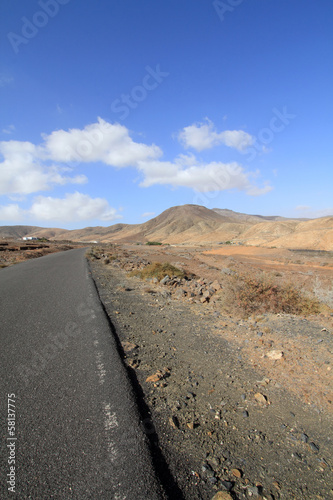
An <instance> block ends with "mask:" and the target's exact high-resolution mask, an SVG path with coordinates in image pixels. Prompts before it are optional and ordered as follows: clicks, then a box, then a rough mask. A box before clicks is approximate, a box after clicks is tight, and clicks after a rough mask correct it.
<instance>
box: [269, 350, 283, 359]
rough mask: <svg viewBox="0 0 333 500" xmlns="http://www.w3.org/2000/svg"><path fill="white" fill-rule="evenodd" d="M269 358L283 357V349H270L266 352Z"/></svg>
mask: <svg viewBox="0 0 333 500" xmlns="http://www.w3.org/2000/svg"><path fill="white" fill-rule="evenodd" d="M266 356H267V358H269V359H271V360H273V361H274V360H277V359H281V358H283V352H282V351H276V350H273V351H269V352H268V353H267V354H266Z"/></svg>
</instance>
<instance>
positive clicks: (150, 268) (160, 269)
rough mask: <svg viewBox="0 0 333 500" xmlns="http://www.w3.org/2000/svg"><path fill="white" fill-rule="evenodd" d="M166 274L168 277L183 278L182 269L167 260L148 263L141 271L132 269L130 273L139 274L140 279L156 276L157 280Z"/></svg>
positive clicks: (131, 274) (132, 274)
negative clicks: (162, 262)
mask: <svg viewBox="0 0 333 500" xmlns="http://www.w3.org/2000/svg"><path fill="white" fill-rule="evenodd" d="M167 275H168V276H170V278H173V277H176V278H185V273H184V271H182V270H181V269H178V268H177V267H175V266H173V265H172V264H169V263H168V262H165V263H164V264H161V263H160V262H153V263H152V264H148V265H147V266H146V267H145V268H144V269H142V270H141V271H132V272H131V273H130V276H139V277H140V278H142V279H149V278H157V279H158V280H159V281H160V280H161V279H163V278H164V277H165V276H167Z"/></svg>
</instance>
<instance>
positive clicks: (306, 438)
mask: <svg viewBox="0 0 333 500" xmlns="http://www.w3.org/2000/svg"><path fill="white" fill-rule="evenodd" d="M301 440H302V441H303V443H307V442H308V441H309V436H308V435H307V434H305V433H304V432H303V434H302V435H301Z"/></svg>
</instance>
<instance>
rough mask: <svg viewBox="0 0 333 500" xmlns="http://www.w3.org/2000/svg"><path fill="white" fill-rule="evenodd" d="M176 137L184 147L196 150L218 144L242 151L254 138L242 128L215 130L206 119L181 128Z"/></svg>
mask: <svg viewBox="0 0 333 500" xmlns="http://www.w3.org/2000/svg"><path fill="white" fill-rule="evenodd" d="M178 139H179V141H180V142H181V143H182V144H183V146H184V147H185V148H193V149H195V150H196V151H203V150H204V149H210V148H212V147H213V146H218V145H219V144H224V145H225V146H228V147H230V148H234V149H237V150H238V151H244V150H245V149H246V148H248V147H249V146H251V145H252V144H253V142H254V138H253V137H252V136H251V135H250V134H248V133H247V132H244V131H243V130H225V131H224V132H217V131H216V130H215V128H214V124H213V123H212V122H211V121H210V120H208V119H207V120H206V123H194V124H193V125H190V126H188V127H185V128H183V130H182V131H181V132H180V133H179V134H178Z"/></svg>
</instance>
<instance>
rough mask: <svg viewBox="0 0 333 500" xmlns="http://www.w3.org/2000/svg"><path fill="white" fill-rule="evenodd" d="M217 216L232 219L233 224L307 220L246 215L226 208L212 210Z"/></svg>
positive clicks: (278, 216) (277, 216)
mask: <svg viewBox="0 0 333 500" xmlns="http://www.w3.org/2000/svg"><path fill="white" fill-rule="evenodd" d="M213 211H214V212H216V213H217V214H220V215H223V216H224V217H228V218H229V219H233V220H234V221H235V222H253V223H256V222H264V221H283V220H298V221H306V220H309V219H290V218H288V217H281V216H280V215H248V214H242V213H241V212H234V211H233V210H229V209H228V208H213Z"/></svg>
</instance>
